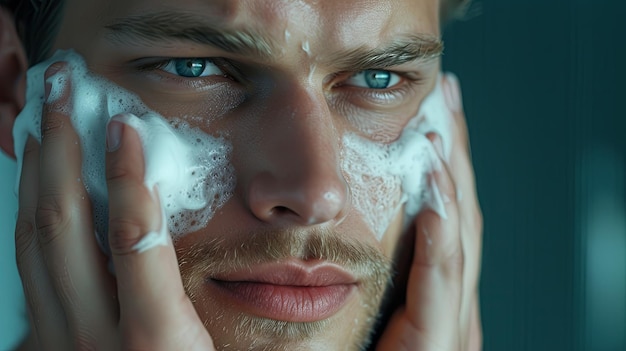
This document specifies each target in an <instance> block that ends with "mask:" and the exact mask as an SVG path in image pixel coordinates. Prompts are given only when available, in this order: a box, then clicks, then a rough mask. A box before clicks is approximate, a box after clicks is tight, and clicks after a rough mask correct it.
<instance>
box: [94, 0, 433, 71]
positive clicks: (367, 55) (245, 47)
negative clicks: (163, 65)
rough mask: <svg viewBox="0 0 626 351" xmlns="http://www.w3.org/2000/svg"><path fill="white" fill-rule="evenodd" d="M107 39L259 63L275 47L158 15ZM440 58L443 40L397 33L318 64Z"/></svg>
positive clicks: (116, 27)
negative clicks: (190, 46)
mask: <svg viewBox="0 0 626 351" xmlns="http://www.w3.org/2000/svg"><path fill="white" fill-rule="evenodd" d="M104 28H105V29H107V30H108V31H109V32H108V33H107V37H108V38H109V39H110V40H112V41H117V42H121V43H127V44H128V43H130V44H133V45H137V43H138V42H141V41H143V42H144V43H145V44H154V43H159V42H163V41H172V40H174V41H190V42H193V43H197V44H200V45H209V46H213V47H217V48H219V49H222V50H224V51H226V52H230V53H233V54H238V55H242V56H254V57H258V58H261V59H266V60H272V59H275V57H274V55H275V53H276V52H280V51H279V50H277V49H276V44H275V43H274V42H273V41H272V40H271V37H270V36H269V35H266V34H263V33H260V32H258V31H255V30H253V29H250V28H243V29H228V28H225V26H224V25H223V24H222V23H220V21H219V20H218V19H215V20H210V19H207V18H206V17H204V16H198V15H194V14H190V13H180V12H172V11H162V12H156V13H148V14H143V15H136V16H129V17H124V18H120V19H116V20H114V21H113V22H111V23H110V24H108V25H106V26H105V27H104ZM442 54H443V42H442V41H441V40H440V39H439V38H438V37H436V36H433V35H427V34H408V35H398V36H396V37H395V38H394V39H393V40H392V41H391V43H389V44H387V45H384V46H381V47H377V48H373V49H372V48H370V47H366V46H362V47H358V48H356V49H348V50H342V51H339V52H336V53H333V54H331V55H329V56H327V57H325V58H322V59H321V60H320V61H323V63H325V64H327V65H329V66H332V67H334V68H335V69H337V70H339V71H362V70H366V69H374V68H386V67H393V66H399V65H402V64H405V63H409V62H414V61H421V62H427V61H431V60H433V59H436V58H438V57H440V56H441V55H442Z"/></svg>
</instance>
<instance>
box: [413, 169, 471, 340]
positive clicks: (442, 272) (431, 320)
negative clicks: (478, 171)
mask: <svg viewBox="0 0 626 351" xmlns="http://www.w3.org/2000/svg"><path fill="white" fill-rule="evenodd" d="M430 178H431V181H432V186H431V187H432V189H433V192H434V196H435V198H438V200H436V201H435V202H436V203H438V204H439V205H440V206H442V209H436V211H435V210H426V211H423V212H422V213H420V214H419V215H418V217H417V218H416V222H415V226H416V231H417V236H416V241H415V249H414V252H415V253H414V257H413V262H412V267H411V272H410V274H409V281H408V289H407V309H408V310H409V311H413V313H411V314H409V315H410V316H412V317H413V319H412V321H411V322H412V323H413V324H414V325H415V326H416V328H417V329H418V330H420V331H422V332H423V335H424V336H425V337H424V339H423V340H421V341H422V342H433V341H435V340H436V341H437V342H439V343H440V344H438V345H430V344H424V345H423V347H424V349H431V348H433V347H438V349H441V350H456V349H457V348H458V345H457V343H458V340H456V339H455V338H454V336H455V335H458V320H459V310H460V304H461V296H462V282H463V250H462V246H461V238H460V227H459V225H460V223H459V212H458V211H459V209H458V206H457V202H456V186H455V184H454V182H453V180H452V178H451V176H450V173H449V170H448V168H447V167H446V165H445V164H443V163H442V164H441V167H439V169H435V170H434V171H433V172H432V173H431V175H430ZM426 336H427V337H426ZM418 349H421V348H418Z"/></svg>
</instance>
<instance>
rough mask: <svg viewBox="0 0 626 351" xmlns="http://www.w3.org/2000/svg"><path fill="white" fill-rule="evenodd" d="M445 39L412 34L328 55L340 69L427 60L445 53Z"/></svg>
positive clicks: (381, 66) (330, 60)
mask: <svg viewBox="0 0 626 351" xmlns="http://www.w3.org/2000/svg"><path fill="white" fill-rule="evenodd" d="M443 47H444V46H443V41H441V40H440V39H439V38H437V37H435V36H431V35H426V34H411V35H405V36H399V37H397V38H395V39H394V40H393V41H392V42H391V44H388V45H386V46H384V47H379V48H374V49H370V48H367V47H360V48H357V49H353V50H348V51H345V52H339V53H336V54H333V55H331V57H329V58H327V59H325V61H327V62H328V63H331V64H332V65H334V66H336V67H337V68H338V69H339V70H340V71H362V70H366V69H374V68H386V67H393V66H399V65H402V64H405V63H409V62H414V61H420V62H423V63H424V62H428V61H431V60H434V59H436V58H438V57H440V56H441V55H442V54H443Z"/></svg>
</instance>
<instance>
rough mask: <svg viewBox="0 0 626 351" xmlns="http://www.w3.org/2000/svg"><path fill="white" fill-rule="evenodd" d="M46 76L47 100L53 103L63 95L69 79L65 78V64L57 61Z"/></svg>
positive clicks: (49, 68)
mask: <svg viewBox="0 0 626 351" xmlns="http://www.w3.org/2000/svg"><path fill="white" fill-rule="evenodd" d="M44 77H45V84H46V85H45V101H46V103H52V102H54V101H56V100H58V99H59V98H60V97H61V96H63V92H64V91H65V88H66V85H67V80H66V78H65V64H64V63H62V62H56V63H54V64H52V65H51V66H50V67H48V69H47V70H46V73H45V74H44Z"/></svg>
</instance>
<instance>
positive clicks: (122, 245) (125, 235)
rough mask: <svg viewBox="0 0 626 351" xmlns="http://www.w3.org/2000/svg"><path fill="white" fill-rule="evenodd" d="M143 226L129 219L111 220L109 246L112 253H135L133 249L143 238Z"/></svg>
mask: <svg viewBox="0 0 626 351" xmlns="http://www.w3.org/2000/svg"><path fill="white" fill-rule="evenodd" d="M142 228H143V226H142V224H141V223H140V222H139V221H137V220H131V219H127V218H110V219H109V246H110V248H111V252H112V253H113V254H117V255H126V254H129V253H132V252H134V249H133V247H135V245H136V244H137V243H138V242H139V241H140V240H141V238H142Z"/></svg>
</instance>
